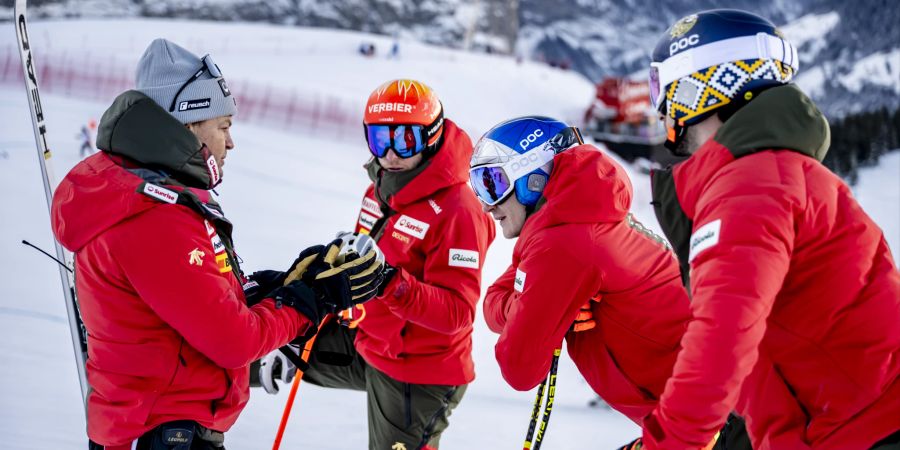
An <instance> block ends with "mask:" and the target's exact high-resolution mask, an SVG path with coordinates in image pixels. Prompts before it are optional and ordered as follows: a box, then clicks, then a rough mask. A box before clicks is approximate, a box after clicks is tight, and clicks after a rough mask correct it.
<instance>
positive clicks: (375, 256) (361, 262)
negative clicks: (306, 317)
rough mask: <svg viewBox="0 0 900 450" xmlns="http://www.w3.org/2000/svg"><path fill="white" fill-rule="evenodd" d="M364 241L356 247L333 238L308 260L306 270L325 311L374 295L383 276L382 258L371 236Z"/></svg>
mask: <svg viewBox="0 0 900 450" xmlns="http://www.w3.org/2000/svg"><path fill="white" fill-rule="evenodd" d="M368 241H369V243H370V245H366V246H363V247H362V248H360V247H358V246H355V245H354V246H352V247H349V246H348V247H345V245H344V240H343V239H335V240H334V241H332V242H331V243H330V244H328V245H327V246H326V247H325V249H324V250H323V251H322V252H321V253H320V254H319V256H318V257H317V258H316V260H314V261H313V262H312V263H311V264H310V266H309V269H308V270H307V274H308V275H311V277H312V281H311V284H312V286H313V288H314V289H315V290H316V292H317V293H319V294H320V296H321V297H322V302H323V304H324V306H325V311H326V312H329V313H335V312H338V311H343V310H345V309H347V308H350V307H352V306H355V305H358V304H360V303H364V302H367V301H369V300H371V299H372V298H374V297H375V294H376V293H377V291H378V286H379V285H380V284H381V282H382V281H383V280H384V259H383V256H381V258H379V255H380V254H381V251H380V250H378V246H377V245H374V240H371V239H369V240H368ZM356 248H360V249H361V250H362V251H364V253H363V254H360V253H357V252H356V250H355V249H356ZM342 250H343V251H342Z"/></svg>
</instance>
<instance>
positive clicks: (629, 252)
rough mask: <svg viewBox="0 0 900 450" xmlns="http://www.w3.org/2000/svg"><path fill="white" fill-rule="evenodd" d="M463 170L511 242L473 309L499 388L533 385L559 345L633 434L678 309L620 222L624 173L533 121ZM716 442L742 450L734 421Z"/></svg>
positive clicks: (673, 290)
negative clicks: (490, 341) (505, 264)
mask: <svg viewBox="0 0 900 450" xmlns="http://www.w3.org/2000/svg"><path fill="white" fill-rule="evenodd" d="M470 165H471V168H470V170H469V176H470V180H471V183H472V187H473V189H474V190H475V192H476V194H477V196H478V198H479V199H480V200H481V201H482V203H483V204H484V210H485V211H487V212H489V213H491V215H493V217H494V219H496V220H498V221H499V222H500V226H501V227H502V229H503V236H504V237H506V238H508V239H512V238H516V237H518V241H517V242H516V246H515V248H514V249H513V257H512V264H510V266H509V268H508V269H507V270H506V272H504V273H503V275H501V276H500V278H498V279H497V280H496V281H495V282H494V284H492V285H491V287H489V288H488V290H487V294H486V295H485V299H484V318H485V321H486V322H487V324H488V327H489V328H490V329H491V330H492V331H494V332H497V333H500V337H499V339H498V340H497V344H496V346H495V347H494V353H495V356H496V358H497V363H498V364H499V365H500V371H501V373H502V374H503V378H504V379H505V380H506V382H507V383H509V385H510V386H512V387H513V388H514V389H517V390H528V389H531V388H533V387H535V386H537V385H538V383H540V382H541V380H543V379H544V378H546V377H547V372H548V369H549V367H550V363H551V355H552V354H553V351H554V349H556V348H558V347H560V346H561V345H562V343H563V339H564V338H565V341H566V344H567V348H568V353H569V355H570V356H571V357H572V360H573V361H574V362H575V365H576V366H577V367H578V370H579V371H580V372H581V374H582V375H583V376H584V378H585V379H586V380H587V382H588V384H589V385H590V386H591V388H592V389H593V390H594V391H595V392H596V393H597V394H599V395H600V397H602V398H603V400H604V401H605V402H606V403H608V404H609V405H610V406H611V407H612V408H614V409H616V410H617V411H619V412H621V413H622V414H625V415H626V416H627V417H628V418H630V419H631V420H633V421H634V422H635V423H637V424H640V423H641V421H642V420H643V418H644V417H646V416H647V415H648V414H649V413H650V412H651V411H652V410H653V408H654V407H656V405H657V403H658V402H659V398H660V394H661V393H662V391H663V388H664V386H665V383H666V380H667V379H668V378H669V376H670V375H671V374H672V366H673V364H674V363H675V357H676V355H677V353H678V348H679V347H678V344H679V342H680V341H681V336H682V334H683V333H684V325H685V324H686V323H687V321H688V319H689V318H690V310H689V309H690V306H689V301H688V297H687V294H686V293H685V291H684V288H683V287H682V285H681V278H680V277H679V273H678V263H677V261H676V260H675V257H674V255H673V254H672V252H671V251H670V250H669V248H668V245H667V243H666V242H665V240H664V239H663V238H661V237H659V236H657V235H654V234H653V233H652V232H651V231H650V230H648V229H647V228H645V227H644V226H643V225H642V224H641V223H640V222H638V221H637V220H636V219H635V218H634V217H633V216H632V215H631V214H630V213H629V212H628V209H629V207H630V206H631V196H632V191H631V183H630V182H629V180H628V176H627V175H626V173H625V171H624V170H623V169H622V167H620V166H619V165H618V164H617V163H616V162H615V161H613V160H612V159H611V158H609V157H608V156H606V155H604V154H603V153H602V152H601V151H600V150H599V149H598V148H596V147H594V146H591V145H586V144H583V143H582V141H581V137H580V133H579V132H578V130H577V129H576V128H573V127H569V126H567V125H566V124H565V123H563V122H560V121H558V120H554V119H551V118H547V117H538V116H531V117H522V118H518V119H512V120H509V121H507V122H503V123H501V124H499V125H497V126H495V127H494V128H492V129H491V130H490V131H488V132H487V133H486V134H485V135H484V136H483V137H482V138H481V140H480V141H478V144H477V145H476V147H475V154H474V156H473V157H472V160H471V163H470ZM728 434H729V435H730V436H731V437H730V438H729V445H728V448H729V449H742V448H747V447H746V438H745V434H744V433H743V429H742V424H741V423H740V421H739V419H735V421H734V423H732V424H730V428H729V433H728ZM742 437H743V439H744V440H743V445H744V446H743V447H742V446H741V445H740V442H741V441H740V439H741V438H742ZM710 440H713V438H712V436H711V437H710Z"/></svg>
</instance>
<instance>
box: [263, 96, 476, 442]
mask: <svg viewBox="0 0 900 450" xmlns="http://www.w3.org/2000/svg"><path fill="white" fill-rule="evenodd" d="M363 120H364V123H365V130H366V140H367V142H368V146H369V152H370V153H371V155H372V156H373V157H372V158H371V159H370V161H369V163H368V164H367V165H366V170H367V171H368V175H369V178H370V179H371V180H372V182H373V184H372V185H370V186H369V187H368V189H367V190H366V192H365V195H364V196H363V199H362V208H361V211H360V213H359V216H358V218H357V222H356V224H355V227H356V229H355V231H357V232H359V233H365V234H369V235H371V236H372V237H373V238H375V239H376V240H377V241H378V246H380V247H381V249H382V250H383V251H384V255H385V257H386V259H387V263H388V269H387V270H388V274H389V275H388V276H387V277H386V281H385V282H384V284H383V288H382V289H381V291H380V292H379V296H378V298H377V299H376V300H375V301H372V302H369V303H367V304H366V305H365V317H364V318H362V321H361V322H359V326H358V327H357V328H355V329H351V328H348V327H345V326H341V325H339V324H338V323H337V322H336V321H335V322H331V323H327V324H326V325H325V326H324V328H323V329H322V331H321V332H320V333H319V337H318V338H317V340H316V345H315V347H314V350H313V353H312V357H311V358H310V365H311V368H310V369H309V370H308V371H306V372H305V373H304V376H303V380H304V381H308V382H311V383H313V384H316V385H320V386H325V387H331V388H339V389H353V390H359V391H366V393H367V395H368V418H369V420H368V423H369V448H370V449H373V450H375V449H377V450H390V449H403V448H405V449H409V450H412V449H426V450H427V449H432V450H433V449H437V448H438V444H439V442H440V439H441V435H442V433H443V432H444V431H445V430H446V429H447V427H448V426H449V417H450V413H451V412H452V411H453V409H454V408H456V406H457V405H458V404H459V402H460V401H461V400H462V398H463V394H465V392H466V388H467V386H468V384H469V383H470V382H472V380H473V379H474V378H475V371H474V367H473V362H472V324H473V321H474V319H475V307H476V306H475V305H476V304H477V302H478V298H479V297H480V294H481V269H482V267H483V265H484V256H485V253H486V252H487V248H488V245H489V244H490V243H491V241H492V240H493V239H494V226H493V223H492V222H491V220H490V218H489V217H488V216H487V215H485V214H484V213H483V212H482V211H481V208H480V206H479V204H478V200H477V199H476V198H475V196H474V195H473V194H472V191H471V189H469V187H468V186H466V181H467V177H466V167H467V164H468V160H469V157H470V156H471V154H472V142H471V141H470V140H469V137H468V136H467V135H466V133H465V132H464V131H463V130H462V129H460V128H459V127H457V126H456V124H455V123H453V122H452V121H450V120H449V119H445V118H444V110H443V107H442V105H441V102H440V100H439V99H438V97H437V95H436V94H435V93H434V91H432V90H431V88H429V87H428V86H426V85H425V84H423V83H420V82H418V81H415V80H405V79H401V80H393V81H389V82H387V83H384V84H383V85H381V86H380V87H379V88H378V89H376V90H375V91H374V92H373V93H372V95H371V96H370V97H369V101H368V103H367V105H366V110H365V114H364V119H363ZM265 376H267V375H266V374H263V375H262V377H263V378H265ZM268 376H272V375H271V374H269V375H268ZM282 381H286V380H282Z"/></svg>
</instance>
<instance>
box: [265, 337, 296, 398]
mask: <svg viewBox="0 0 900 450" xmlns="http://www.w3.org/2000/svg"><path fill="white" fill-rule="evenodd" d="M282 349H283V350H286V351H289V352H292V353H293V354H295V355H297V358H300V347H298V346H296V345H285V346H284V347H282V348H281V349H278V350H274V351H272V352H270V353H269V354H268V355H266V356H263V357H262V359H260V360H259V383H260V385H261V386H262V387H263V389H265V390H266V392H267V393H269V394H277V393H278V383H276V381H280V382H281V383H284V384H290V383H291V382H292V381H294V376H295V375H296V374H297V366H295V365H294V363H292V362H291V360H290V359H289V358H288V357H287V356H286V355H285V354H284V353H283V351H282Z"/></svg>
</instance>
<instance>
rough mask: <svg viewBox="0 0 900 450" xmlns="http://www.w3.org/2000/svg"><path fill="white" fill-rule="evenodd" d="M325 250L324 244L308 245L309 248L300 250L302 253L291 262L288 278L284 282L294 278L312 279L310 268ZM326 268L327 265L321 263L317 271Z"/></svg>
mask: <svg viewBox="0 0 900 450" xmlns="http://www.w3.org/2000/svg"><path fill="white" fill-rule="evenodd" d="M324 250H325V246H324V245H313V246H312V247H308V248H307V249H305V250H303V251H302V252H300V255H298V256H297V259H295V260H294V262H293V263H292V264H291V268H290V269H288V271H287V278H286V279H285V283H284V284H287V283H290V282H291V281H294V280H306V281H309V280H311V274H310V273H309V269H310V267H311V266H312V264H313V263H314V262H316V260H317V258H319V256H320V255H321V254H322V252H323V251H324ZM325 268H327V267H325V266H321V265H319V267H318V269H317V270H316V273H318V272H319V271H322V270H324V269H325ZM307 284H308V283H307Z"/></svg>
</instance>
